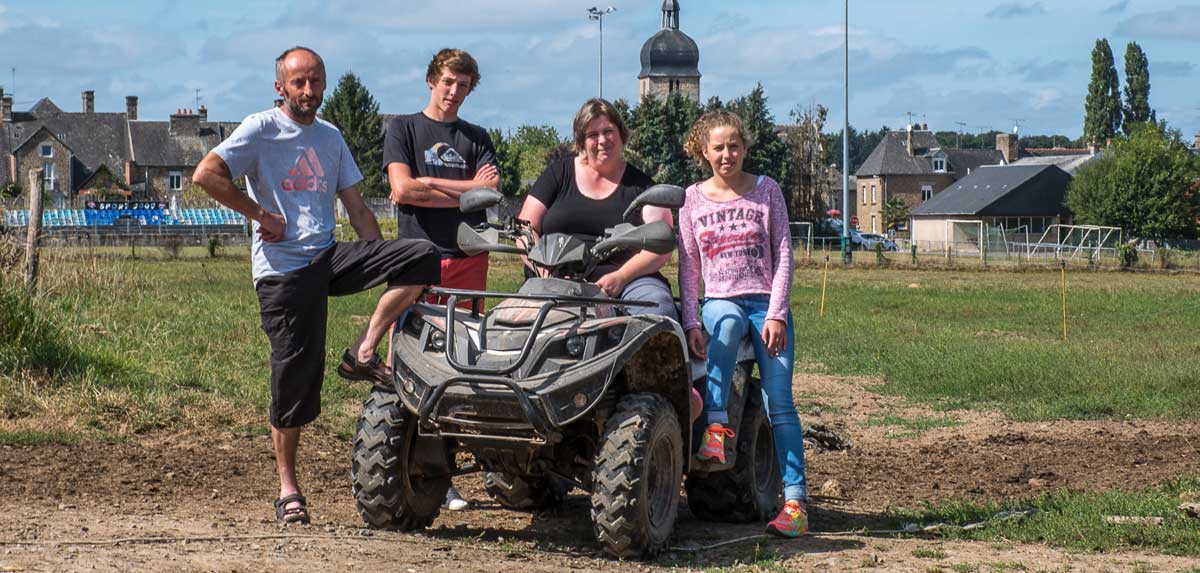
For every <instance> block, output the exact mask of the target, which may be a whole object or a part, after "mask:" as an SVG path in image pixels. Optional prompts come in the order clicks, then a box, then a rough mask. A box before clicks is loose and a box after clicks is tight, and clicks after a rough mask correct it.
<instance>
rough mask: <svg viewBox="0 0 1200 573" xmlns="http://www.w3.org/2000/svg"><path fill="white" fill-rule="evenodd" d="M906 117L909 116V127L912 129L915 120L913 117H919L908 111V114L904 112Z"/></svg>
mask: <svg viewBox="0 0 1200 573" xmlns="http://www.w3.org/2000/svg"><path fill="white" fill-rule="evenodd" d="M904 115H907V116H908V125H909V126H910V127H911V126H912V124H913V122H912V118H913V116H914V115H917V114H915V113H913V112H911V111H906V112H904Z"/></svg>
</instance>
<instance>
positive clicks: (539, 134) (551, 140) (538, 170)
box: [511, 125, 566, 194]
mask: <svg viewBox="0 0 1200 573" xmlns="http://www.w3.org/2000/svg"><path fill="white" fill-rule="evenodd" d="M511 142H512V148H513V150H514V153H515V154H516V155H517V157H519V159H518V162H517V165H518V175H519V178H520V181H521V188H520V190H519V191H518V192H519V193H520V194H524V193H525V192H526V191H528V190H529V186H530V185H532V184H533V182H534V181H536V180H537V178H538V176H539V175H541V174H542V171H543V170H545V169H546V163H547V160H548V158H549V156H550V154H551V152H553V151H554V150H555V149H557V148H558V146H559V145H561V144H563V143H565V142H566V140H564V139H563V138H562V137H560V136H559V135H558V130H557V129H554V128H553V127H551V126H549V125H522V126H521V127H518V128H517V131H516V133H514V134H513V135H512V139H511Z"/></svg>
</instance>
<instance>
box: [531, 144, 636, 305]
mask: <svg viewBox="0 0 1200 573" xmlns="http://www.w3.org/2000/svg"><path fill="white" fill-rule="evenodd" d="M653 185H654V180H653V179H651V178H650V176H649V175H646V174H645V173H642V172H641V170H639V169H638V168H637V167H634V166H633V165H629V164H626V165H625V173H624V174H623V175H622V176H621V181H620V183H618V184H617V188H616V189H615V190H614V191H613V192H612V194H611V195H609V196H608V197H606V198H604V199H592V198H590V197H588V196H586V195H584V194H583V193H582V192H580V191H579V185H578V184H577V183H576V182H575V158H574V157H566V158H563V159H561V160H559V161H556V162H554V163H551V164H550V165H549V166H547V167H546V170H545V171H543V172H542V174H541V176H539V177H538V179H537V182H535V183H534V184H533V187H531V188H530V189H529V194H530V195H532V196H534V197H537V199H538V200H539V201H541V202H542V203H544V204H545V205H546V215H545V216H544V217H543V218H542V234H543V235H548V234H550V233H566V234H569V235H572V236H574V237H576V238H578V239H579V240H581V241H583V242H585V243H588V244H592V243H595V242H596V241H598V240H599V239H600V238H601V237H603V236H604V230H605V229H607V228H609V227H613V226H615V225H618V224H620V223H632V224H634V225H641V224H642V223H643V221H642V212H641V210H638V211H635V212H634V213H631V214H630V215H629V219H628V220H624V219H622V218H621V215H623V214H624V213H625V209H627V208H628V207H629V204H630V203H632V202H633V198H634V197H637V196H638V195H639V194H641V192H642V191H645V190H646V189H647V188H649V187H651V186H653ZM634 254H636V253H634V252H628V251H622V252H618V253H616V254H615V255H613V256H612V257H611V258H609V259H608V260H607V261H605V262H604V263H603V264H601V265H599V266H598V267H597V268H596V270H595V271H594V272H593V273H592V275H591V276H589V277H588V280H591V281H595V280H597V279H599V278H600V277H602V276H604V275H605V274H608V273H610V272H612V271H614V270H616V269H618V268H619V267H620V266H621V265H623V264H625V262H626V261H628V260H629V259H630V258H632V257H633V255H634Z"/></svg>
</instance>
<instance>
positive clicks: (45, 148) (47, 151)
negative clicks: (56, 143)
mask: <svg viewBox="0 0 1200 573" xmlns="http://www.w3.org/2000/svg"><path fill="white" fill-rule="evenodd" d="M42 157H54V147H53V146H51V145H47V144H42Z"/></svg>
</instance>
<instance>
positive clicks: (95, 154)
mask: <svg viewBox="0 0 1200 573" xmlns="http://www.w3.org/2000/svg"><path fill="white" fill-rule="evenodd" d="M0 103H2V105H0V111H2V114H0V188H4V187H7V186H8V185H9V184H10V183H15V184H17V185H19V186H24V185H25V184H26V176H25V174H27V173H28V172H29V171H31V170H33V169H38V168H41V169H42V170H43V179H42V181H43V185H44V187H43V189H44V190H45V191H46V192H47V193H48V194H47V196H46V206H47V208H50V209H64V208H73V207H79V206H80V205H81V204H82V202H84V201H86V200H87V199H88V198H112V197H117V196H119V197H127V198H131V199H137V200H158V201H166V200H168V199H169V194H170V192H172V191H179V190H182V189H184V188H185V187H186V185H187V182H188V181H189V180H190V178H191V174H192V171H193V170H194V169H195V166H196V165H197V164H198V163H199V162H200V159H201V158H203V157H204V155H205V154H206V153H208V151H209V150H210V149H212V148H213V147H215V146H216V145H217V144H218V143H220V142H221V141H222V140H224V138H226V137H228V136H229V135H230V134H231V133H232V132H233V130H234V129H235V128H236V127H237V125H238V124H237V123H231V122H209V121H207V119H208V118H207V110H205V109H204V108H203V107H201V108H200V110H199V113H194V114H193V113H191V112H185V111H184V110H180V111H179V112H178V113H176V114H173V115H172V116H171V118H170V120H169V121H139V120H138V98H137V96H128V97H126V98H125V111H124V112H97V111H96V108H95V93H94V92H93V91H91V90H87V91H84V92H82V105H81V109H80V111H78V112H67V111H63V110H62V109H61V108H60V107H58V106H57V105H56V104H55V103H54V102H52V101H50V100H49V99H46V98H42V99H41V100H39V101H38V102H37V103H36V104H34V105H33V107H31V108H30V109H29V110H28V111H24V112H18V111H14V110H13V100H12V96H7V95H4V93H3V91H2V90H0ZM24 191H26V192H27V191H28V190H24Z"/></svg>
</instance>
